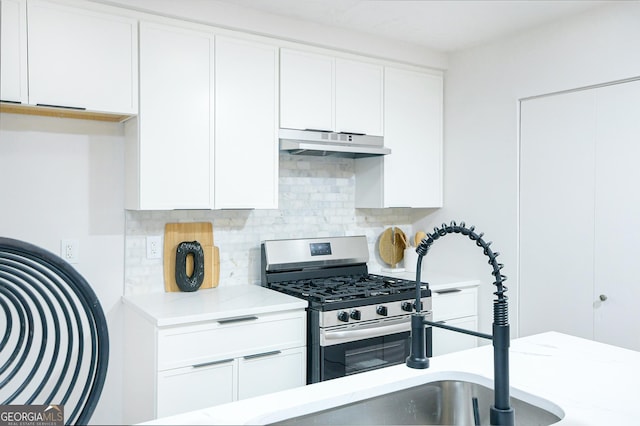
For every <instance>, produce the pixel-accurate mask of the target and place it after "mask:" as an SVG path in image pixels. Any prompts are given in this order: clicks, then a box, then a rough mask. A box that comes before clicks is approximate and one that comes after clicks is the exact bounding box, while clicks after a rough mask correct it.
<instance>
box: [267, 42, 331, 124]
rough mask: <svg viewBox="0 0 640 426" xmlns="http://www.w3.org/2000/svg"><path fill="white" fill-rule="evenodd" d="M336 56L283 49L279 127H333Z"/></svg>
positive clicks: (281, 57)
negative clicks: (334, 59) (334, 65)
mask: <svg viewBox="0 0 640 426" xmlns="http://www.w3.org/2000/svg"><path fill="white" fill-rule="evenodd" d="M333 99H334V97H333V58H331V57H329V56H323V55H316V54H313V53H306V52H298V51H293V50H289V49H281V50H280V102H281V103H280V127H283V128H286V129H316V130H333V129H334V126H333V103H334V101H333Z"/></svg>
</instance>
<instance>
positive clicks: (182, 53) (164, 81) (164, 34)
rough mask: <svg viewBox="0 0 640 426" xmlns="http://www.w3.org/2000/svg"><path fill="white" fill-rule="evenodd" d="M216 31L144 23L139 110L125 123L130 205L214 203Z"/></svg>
mask: <svg viewBox="0 0 640 426" xmlns="http://www.w3.org/2000/svg"><path fill="white" fill-rule="evenodd" d="M213 50H214V38H213V35H212V34H209V33H207V32H199V31H192V30H190V29H184V28H181V27H177V26H175V27H174V26H170V25H164V24H157V23H149V22H141V23H140V113H139V116H138V117H137V119H133V120H130V121H129V122H127V123H126V127H125V128H126V131H127V152H126V162H127V168H126V170H127V200H126V207H127V208H130V209H144V210H146V209H156V210H166V209H195V208H205V209H206V208H211V207H212V197H211V193H212V191H211V190H212V188H213V184H212V177H213V176H212V172H211V170H212V169H211V166H212V164H213V162H212V140H213V96H214V91H213V90H214V89H213V72H214V70H213V64H214V62H213V61H214V58H213Z"/></svg>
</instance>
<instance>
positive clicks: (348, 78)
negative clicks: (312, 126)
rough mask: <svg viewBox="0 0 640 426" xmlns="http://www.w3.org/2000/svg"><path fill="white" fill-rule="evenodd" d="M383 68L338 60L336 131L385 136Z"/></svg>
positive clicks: (336, 69)
mask: <svg viewBox="0 0 640 426" xmlns="http://www.w3.org/2000/svg"><path fill="white" fill-rule="evenodd" d="M382 81H383V79H382V67H381V66H379V65H373V64H368V63H365V62H357V61H350V60H345V59H336V62H335V88H336V91H335V130H336V131H337V132H345V133H364V134H367V135H376V136H382V122H383V121H382V111H383V109H382V103H383V95H382Z"/></svg>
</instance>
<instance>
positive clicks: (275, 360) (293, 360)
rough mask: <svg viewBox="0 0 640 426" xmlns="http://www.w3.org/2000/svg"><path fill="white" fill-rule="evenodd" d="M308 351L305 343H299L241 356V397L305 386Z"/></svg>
mask: <svg viewBox="0 0 640 426" xmlns="http://www.w3.org/2000/svg"><path fill="white" fill-rule="evenodd" d="M306 355H307V353H306V347H300V348H294V349H288V350H284V351H276V352H274V353H271V354H269V353H267V354H264V356H256V357H243V358H240V360H239V362H240V368H239V371H238V399H244V398H251V397H253V396H259V395H264V394H267V393H271V392H277V391H281V390H284V389H290V388H294V387H297V386H304V385H305V384H306V381H307V380H306V365H307V363H306V361H307V360H306ZM265 372H269V373H268V374H267V375H265Z"/></svg>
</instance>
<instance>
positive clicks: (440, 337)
mask: <svg viewBox="0 0 640 426" xmlns="http://www.w3.org/2000/svg"><path fill="white" fill-rule="evenodd" d="M431 301H432V310H433V321H434V322H441V323H443V324H446V325H450V326H453V327H459V328H464V329H467V330H473V331H477V330H478V288H477V287H467V288H461V289H458V288H452V289H446V290H434V291H432V299H431ZM432 330H433V356H438V355H444V354H447V353H450V352H456V351H461V350H463V349H470V348H475V347H476V346H478V338H477V337H475V336H471V335H468V334H463V333H458V332H455V331H450V330H445V329H442V328H437V327H432Z"/></svg>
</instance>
